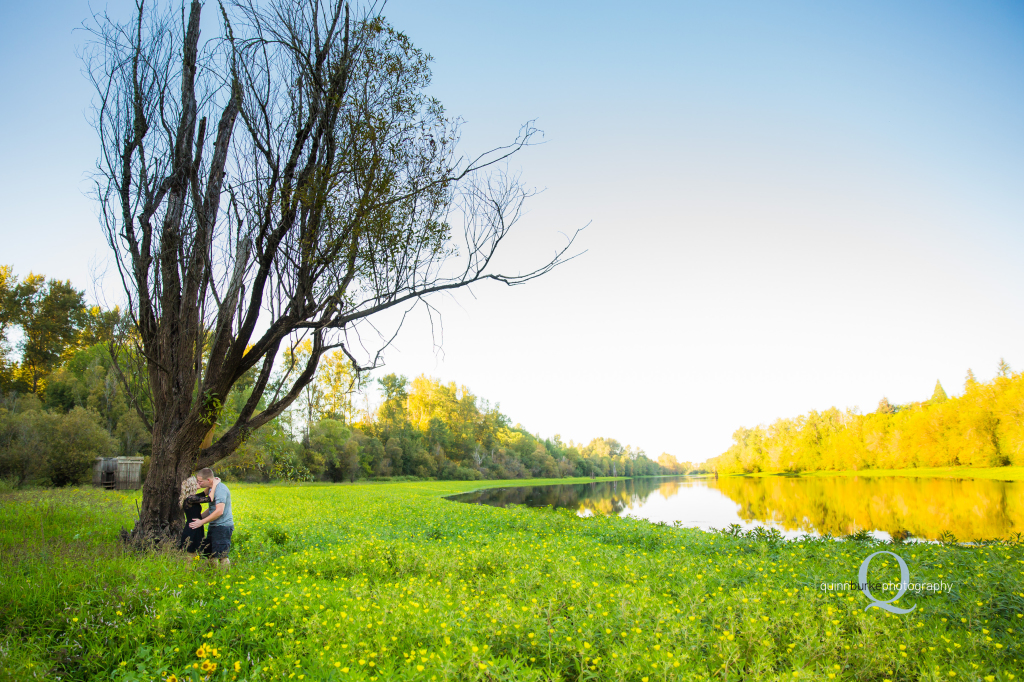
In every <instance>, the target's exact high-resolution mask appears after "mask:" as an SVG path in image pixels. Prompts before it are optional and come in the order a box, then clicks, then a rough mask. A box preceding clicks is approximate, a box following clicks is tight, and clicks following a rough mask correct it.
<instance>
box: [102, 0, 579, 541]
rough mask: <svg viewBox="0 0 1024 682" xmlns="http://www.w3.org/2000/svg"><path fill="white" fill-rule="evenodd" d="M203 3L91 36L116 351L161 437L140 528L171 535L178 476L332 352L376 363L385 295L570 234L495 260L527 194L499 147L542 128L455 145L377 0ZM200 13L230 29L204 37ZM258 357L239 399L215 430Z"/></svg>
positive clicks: (514, 278) (465, 281) (419, 294)
mask: <svg viewBox="0 0 1024 682" xmlns="http://www.w3.org/2000/svg"><path fill="white" fill-rule="evenodd" d="M203 9H204V8H203V5H202V3H200V2H198V1H193V2H192V3H191V5H190V6H188V7H185V6H180V7H176V8H175V7H156V8H152V9H151V8H150V7H149V6H148V5H146V4H145V0H138V3H137V6H136V11H135V13H134V16H133V18H132V19H131V21H129V22H118V21H116V20H113V19H111V18H110V17H108V16H106V15H101V16H96V17H94V18H93V21H92V22H91V23H90V24H89V27H90V30H91V32H92V36H93V39H92V41H91V43H90V46H89V49H88V50H87V51H86V55H85V59H86V65H87V70H88V73H89V74H91V77H92V80H93V83H94V84H95V87H96V90H97V93H98V94H97V104H96V110H95V128H96V130H97V132H98V134H99V141H100V149H101V152H100V158H99V161H98V164H97V174H96V178H97V183H96V188H97V197H98V200H99V205H100V206H101V215H102V224H103V228H104V230H105V234H106V237H107V239H108V241H109V244H110V247H111V249H112V250H113V253H114V255H115V261H116V264H117V268H118V272H119V273H120V277H121V281H122V283H123V286H124V291H125V293H126V295H127V299H128V300H127V306H126V309H127V311H128V321H129V325H128V329H129V333H126V334H125V335H123V337H122V342H123V343H129V344H130V347H129V348H123V347H122V348H121V350H120V351H118V352H117V353H115V357H117V358H120V359H124V358H132V357H134V358H137V359H138V360H139V363H140V364H139V368H138V369H139V370H140V371H139V372H137V373H134V374H133V372H132V369H131V368H130V367H127V366H123V363H122V365H120V367H121V372H122V378H123V379H124V381H125V383H126V384H127V385H128V386H129V388H131V389H134V390H135V393H134V394H133V395H134V396H135V404H136V408H137V409H138V411H139V414H140V416H141V417H142V419H143V420H145V422H146V424H147V425H148V426H149V427H150V428H151V430H152V435H153V450H152V457H151V461H150V468H149V473H148V475H147V477H146V482H145V485H144V488H143V501H142V507H141V513H140V516H139V519H138V521H137V522H136V526H135V529H134V531H133V534H134V536H135V537H136V538H143V537H154V538H159V537H164V536H167V535H170V534H173V533H175V532H176V531H177V530H178V529H179V528H180V524H181V514H180V512H179V510H178V508H177V494H176V491H177V490H178V488H179V486H180V484H181V481H182V480H183V479H184V478H185V477H187V476H189V475H190V474H191V473H192V472H193V471H194V470H195V469H196V468H197V467H202V466H210V465H212V464H214V463H216V462H218V461H220V460H222V459H223V458H225V457H227V456H228V455H230V454H231V453H232V452H234V451H235V449H236V448H237V447H238V446H239V445H240V444H241V443H242V442H243V441H244V440H245V438H246V437H247V435H248V434H249V433H251V432H252V431H253V430H254V429H257V428H259V427H260V426H262V425H264V424H266V423H267V422H268V421H270V420H272V419H274V418H275V417H276V416H278V415H279V414H281V412H282V411H283V410H285V409H286V408H287V407H288V406H289V405H290V404H291V403H292V402H293V401H294V400H295V399H296V397H297V396H298V395H299V393H300V391H301V390H302V389H303V387H304V386H306V385H307V384H308V383H309V382H310V380H311V379H312V378H313V376H314V374H315V372H316V369H317V364H318V362H319V360H320V358H321V356H322V355H323V354H324V353H325V352H327V351H329V350H332V349H335V348H341V349H343V350H344V352H345V353H346V354H347V355H348V356H349V358H350V359H351V361H352V362H353V364H354V365H355V366H356V367H357V368H360V369H366V368H370V367H373V366H376V365H377V364H379V363H380V361H381V350H382V349H383V348H384V347H386V345H387V344H388V343H389V340H390V339H391V338H393V335H391V333H390V332H388V333H382V332H380V331H377V328H376V327H374V326H372V325H373V322H372V320H373V319H375V318H379V316H380V314H381V313H384V312H385V311H387V310H389V309H393V308H396V307H397V308H398V310H399V311H403V310H407V309H408V307H409V306H411V305H415V304H416V303H417V302H419V301H422V300H423V297H425V296H428V295H431V294H436V293H438V292H442V291H445V290H452V289H458V288H461V287H467V286H470V285H472V284H474V283H477V282H481V281H483V280H496V281H498V282H502V283H504V284H508V285H515V284H521V283H523V282H526V281H529V280H531V279H533V278H536V277H538V276H541V275H543V274H545V273H547V272H549V271H550V270H551V269H552V268H553V267H555V266H557V265H558V264H560V263H562V262H564V261H565V260H567V259H568V255H567V254H568V249H569V248H570V246H571V244H572V240H573V239H574V238H575V235H573V237H572V238H570V239H568V240H567V243H566V244H565V245H564V246H563V247H562V248H560V249H557V250H556V251H555V253H554V255H553V257H552V258H551V260H548V261H547V262H546V263H544V264H543V265H541V266H540V267H537V268H535V269H531V270H529V271H527V272H521V273H518V274H501V273H500V272H495V271H493V258H494V256H495V253H496V252H497V250H498V249H499V247H500V246H501V244H502V243H503V241H504V240H505V238H506V236H507V235H508V234H509V232H510V230H512V229H513V227H514V226H515V225H516V223H517V221H518V220H519V218H520V216H521V211H522V207H523V201H524V200H525V199H526V198H527V197H528V196H529V194H530V192H529V191H527V190H526V189H524V187H523V186H522V185H521V183H520V182H519V180H518V178H517V177H515V176H512V175H509V174H507V173H503V172H500V171H494V170H493V169H496V168H498V167H497V166H494V165H493V164H495V163H496V162H500V161H503V160H504V159H506V158H507V157H508V156H509V155H510V154H513V153H515V152H516V151H518V150H520V149H522V148H523V147H524V146H527V145H529V144H530V143H531V140H533V138H534V137H535V134H536V131H535V129H534V128H533V127H532V126H530V125H527V126H525V127H524V128H523V129H522V130H521V131H520V133H519V135H518V137H517V138H516V140H515V141H514V142H513V143H512V144H510V145H509V146H506V147H502V148H499V149H495V150H492V151H491V152H488V153H486V154H484V155H482V156H478V157H476V158H472V159H470V158H464V157H462V156H459V154H458V153H457V152H456V143H457V142H458V132H459V131H458V121H457V120H452V119H449V118H446V117H445V114H444V111H443V109H442V107H441V105H440V104H439V103H438V102H437V101H436V100H434V99H432V98H430V97H427V96H426V95H425V94H424V88H425V87H426V86H427V84H428V83H429V79H430V71H429V57H428V56H427V55H425V54H424V53H423V52H422V51H420V50H418V49H417V48H415V47H414V46H413V45H412V44H411V43H410V41H409V40H408V38H407V37H406V36H405V35H403V34H402V33H400V32H398V31H396V30H394V29H393V28H392V27H391V26H389V25H388V24H387V22H386V21H385V20H384V19H383V18H382V17H381V16H380V15H379V12H377V11H376V9H375V8H374V7H370V8H363V9H362V10H360V11H359V16H352V15H351V13H350V9H349V7H348V5H347V4H344V3H342V2H339V1H337V0H328V1H326V2H320V1H319V0H271V1H269V2H260V3H257V2H255V1H254V0H252V1H246V0H237V1H235V2H232V3H225V4H220V5H217V6H216V8H215V9H214V10H213V11H212V12H208V13H207V15H208V16H206V17H202V14H203ZM201 25H202V26H203V27H204V29H205V30H207V31H209V30H210V28H211V27H214V26H215V27H217V30H216V31H214V33H215V35H213V36H212V37H211V38H209V39H203V40H201V39H200V26H201ZM492 171H493V172H492ZM399 326H400V324H399ZM368 330H372V333H369V334H368V333H367V331H368ZM395 333H397V331H396V332H395ZM367 338H369V339H371V340H372V341H374V342H375V343H368V342H367ZM305 339H309V340H311V341H312V352H311V353H310V354H309V356H308V360H307V361H306V362H305V364H304V365H302V366H296V367H292V368H290V370H289V369H286V371H285V378H286V380H285V381H284V382H280V381H271V375H272V371H273V370H274V366H275V359H278V358H279V355H280V353H279V351H281V350H283V349H286V348H289V347H294V345H295V344H297V343H299V342H300V341H302V340H305ZM246 373H248V375H247V376H248V377H251V376H253V375H255V378H254V379H253V380H252V388H251V393H250V395H249V397H248V399H247V401H246V403H245V405H244V407H243V409H242V410H241V413H240V414H239V415H238V417H237V419H236V420H235V421H234V423H232V424H230V425H227V426H226V430H224V431H223V432H222V433H221V435H220V437H219V438H218V439H217V440H216V441H214V442H212V443H210V444H209V445H207V446H206V447H202V446H203V445H205V444H206V443H204V437H205V436H206V435H207V434H208V433H209V432H210V431H211V425H212V424H214V423H215V422H216V420H217V419H218V417H219V415H220V406H221V405H222V403H223V400H224V398H225V397H226V396H227V395H228V393H229V392H230V391H231V390H232V387H233V386H235V384H236V382H238V381H239V379H240V378H242V377H243V375H244V374H246ZM140 375H141V377H142V378H143V380H142V381H139V380H138V379H139V376H140ZM246 383H247V384H248V383H249V381H248V380H247V381H246ZM140 387H142V389H143V390H141V391H140V390H139V388H140Z"/></svg>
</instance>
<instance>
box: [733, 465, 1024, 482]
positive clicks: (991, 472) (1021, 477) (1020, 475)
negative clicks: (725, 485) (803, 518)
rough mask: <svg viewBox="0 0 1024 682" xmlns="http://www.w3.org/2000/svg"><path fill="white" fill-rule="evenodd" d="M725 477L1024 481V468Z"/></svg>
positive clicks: (940, 468)
mask: <svg viewBox="0 0 1024 682" xmlns="http://www.w3.org/2000/svg"><path fill="white" fill-rule="evenodd" d="M721 475H722V476H723V477H724V476H751V477H763V476H789V477H801V476H912V477H915V478H928V477H934V478H985V479H992V480H997V481H1024V467H983V468H982V467H927V468H919V469H861V470H858V471H807V472H801V473H799V474H794V473H789V472H785V471H761V472H757V473H751V474H721Z"/></svg>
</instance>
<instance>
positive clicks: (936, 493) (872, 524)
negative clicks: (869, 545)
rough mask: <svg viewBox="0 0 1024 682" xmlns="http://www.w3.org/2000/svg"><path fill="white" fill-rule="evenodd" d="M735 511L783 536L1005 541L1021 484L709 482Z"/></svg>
mask: <svg viewBox="0 0 1024 682" xmlns="http://www.w3.org/2000/svg"><path fill="white" fill-rule="evenodd" d="M708 485H709V486H710V487H712V488H716V489H718V490H720V491H721V492H722V493H724V494H725V495H727V496H728V497H729V498H730V499H732V500H733V501H734V502H736V503H737V504H739V505H740V510H739V516H740V518H742V519H744V520H746V521H761V522H773V523H775V524H778V525H780V526H782V527H783V528H785V529H786V530H806V531H812V530H814V531H817V532H819V533H829V534H832V535H849V534H851V533H855V532H857V531H859V530H862V529H868V530H884V531H886V532H888V533H890V534H894V533H899V532H901V531H909V532H910V534H911V535H914V536H915V537H921V538H927V539H930V540H934V539H937V538H938V537H939V536H941V535H942V534H943V533H944V532H950V533H952V534H953V535H955V536H956V537H957V538H959V539H961V540H978V539H986V538H1001V537H1007V536H1009V535H1010V534H1011V533H1012V532H1019V531H1021V530H1024V484H1021V483H1015V482H1007V481H991V480H979V479H966V480H957V479H949V478H908V477H898V476H893V477H884V478H881V477H879V478H875V477H870V478H860V477H855V476H852V477H845V476H843V477H839V476H836V477H822V478H778V477H767V478H723V479H720V480H718V481H708Z"/></svg>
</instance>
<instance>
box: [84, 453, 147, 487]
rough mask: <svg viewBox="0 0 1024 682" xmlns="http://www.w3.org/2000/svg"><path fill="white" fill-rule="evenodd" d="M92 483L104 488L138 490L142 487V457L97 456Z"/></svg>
mask: <svg viewBox="0 0 1024 682" xmlns="http://www.w3.org/2000/svg"><path fill="white" fill-rule="evenodd" d="M92 484H93V485H94V486H96V487H97V488H104V489H106V490H138V489H139V488H141V487H142V457H97V458H96V465H95V466H94V467H93V470H92Z"/></svg>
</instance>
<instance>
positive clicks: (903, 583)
mask: <svg viewBox="0 0 1024 682" xmlns="http://www.w3.org/2000/svg"><path fill="white" fill-rule="evenodd" d="M879 554H888V555H889V556H893V557H896V562H897V563H898V564H899V565H900V591H899V592H897V593H896V596H895V597H893V598H892V599H888V600H885V601H882V600H879V599H875V597H874V595H873V594H871V590H870V589H868V566H870V565H871V560H872V559H874V558H875V557H876V556H878V555H879ZM857 578H858V580H859V582H860V589H861V591H862V592H863V593H864V595H865V596H866V597H867V598H868V599H870V600H871V603H870V604H868V605H867V606H865V607H864V610H865V611H867V610H868V609H870V608H872V607H875V608H879V609H883V610H885V611H888V612H889V613H897V614H902V613H910V612H911V611H913V610H914V609H916V608H917V604H914V605H913V606H912V607H911V608H909V609H901V608H899V607H898V606H893V605H892V603H893V602H894V601H896V600H897V599H899V598H900V597H902V596H903V595H904V593H905V592H906V591H907V583H909V582H910V569H909V568H907V563H906V562H905V561H903V557H901V556H900V555H899V554H895V553H893V552H886V551H882V552H875V553H874V554H872V555H871V556H869V557H868V558H867V559H865V560H864V563H862V564H861V565H860V572H859V573H858V574H857Z"/></svg>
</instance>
